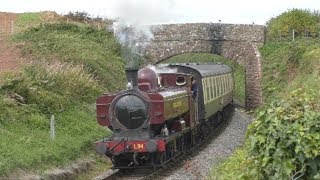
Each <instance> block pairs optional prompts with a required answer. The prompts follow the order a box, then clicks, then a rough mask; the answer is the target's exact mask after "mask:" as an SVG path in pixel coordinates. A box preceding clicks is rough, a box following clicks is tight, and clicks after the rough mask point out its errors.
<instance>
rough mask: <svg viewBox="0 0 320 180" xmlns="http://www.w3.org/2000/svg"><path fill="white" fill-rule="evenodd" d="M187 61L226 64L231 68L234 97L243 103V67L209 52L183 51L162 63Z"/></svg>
mask: <svg viewBox="0 0 320 180" xmlns="http://www.w3.org/2000/svg"><path fill="white" fill-rule="evenodd" d="M187 62H194V63H197V62H221V63H224V64H228V65H230V66H231V67H232V69H233V71H234V72H233V75H234V78H235V98H236V99H237V100H238V101H240V102H242V103H244V102H245V68H244V67H242V66H241V65H239V64H237V63H235V62H233V61H232V60H228V59H225V58H224V57H222V56H218V55H215V54H210V53H185V54H181V55H177V56H173V57H171V58H169V59H167V60H165V61H163V62H162V63H187Z"/></svg>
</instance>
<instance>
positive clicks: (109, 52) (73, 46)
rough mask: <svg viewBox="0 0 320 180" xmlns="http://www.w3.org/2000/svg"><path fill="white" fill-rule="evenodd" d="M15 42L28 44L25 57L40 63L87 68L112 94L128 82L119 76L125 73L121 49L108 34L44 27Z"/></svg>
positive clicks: (79, 27)
mask: <svg viewBox="0 0 320 180" xmlns="http://www.w3.org/2000/svg"><path fill="white" fill-rule="evenodd" d="M15 41H16V42H19V43H24V46H23V47H22V52H23V53H24V55H28V54H31V55H32V57H34V58H35V59H37V60H45V61H55V60H60V61H64V62H70V63H74V64H83V65H84V66H85V67H86V68H88V70H90V72H91V73H93V74H95V75H96V77H97V78H98V79H99V80H100V82H101V83H102V84H103V86H104V87H105V88H107V90H108V91H110V92H111V91H115V90H117V89H118V88H119V82H124V80H125V76H124V73H119V72H124V61H123V60H122V58H121V57H120V56H119V45H118V44H117V42H116V40H115V38H113V35H112V33H110V32H107V31H106V30H98V29H96V28H94V27H92V26H89V25H77V24H72V23H66V22H60V23H54V24H43V25H42V26H38V27H35V28H32V29H30V30H28V31H26V32H24V33H22V34H19V35H18V36H16V38H15Z"/></svg>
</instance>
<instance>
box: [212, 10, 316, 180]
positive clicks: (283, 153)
mask: <svg viewBox="0 0 320 180" xmlns="http://www.w3.org/2000/svg"><path fill="white" fill-rule="evenodd" d="M290 13H292V12H291V11H289V12H288V14H290ZM284 14H286V13H284ZM317 17H319V16H317ZM277 18H283V16H279V17H277ZM277 18H276V19H277ZM294 19H295V20H297V19H298V18H294ZM274 20H275V19H273V21H270V22H271V23H273V22H274ZM279 22H280V21H279ZM282 25H283V26H285V24H282ZM270 26H272V24H268V28H270ZM267 39H268V40H272V38H270V37H268V38H267ZM260 52H261V54H262V57H263V62H262V65H263V67H262V69H263V73H262V74H263V76H262V77H263V83H262V86H263V95H264V100H265V102H266V103H265V105H264V106H263V107H262V108H260V109H258V110H257V111H256V115H257V119H256V120H255V122H254V123H253V124H251V126H250V130H249V131H248V132H247V138H246V143H245V145H244V146H242V147H241V148H240V149H239V150H237V151H236V153H234V154H233V155H232V156H231V157H230V158H228V159H227V160H226V161H225V162H224V163H222V164H221V165H220V166H219V167H218V168H215V169H214V170H213V172H214V173H215V174H221V176H219V179H239V178H240V179H299V178H300V179H320V174H319V172H320V169H319V168H320V157H319V155H320V152H319V149H320V147H319V140H318V139H319V137H320V124H319V122H320V119H319V118H320V114H319V110H320V109H319V106H320V92H319V84H320V44H319V40H318V39H316V38H315V39H312V38H300V39H296V40H295V41H294V42H285V41H268V42H267V43H266V44H265V45H264V46H263V47H262V48H261V49H260ZM239 152H240V153H239ZM236 161H238V162H236ZM231 162H232V163H233V164H231ZM226 172H236V173H229V174H227V173H226Z"/></svg>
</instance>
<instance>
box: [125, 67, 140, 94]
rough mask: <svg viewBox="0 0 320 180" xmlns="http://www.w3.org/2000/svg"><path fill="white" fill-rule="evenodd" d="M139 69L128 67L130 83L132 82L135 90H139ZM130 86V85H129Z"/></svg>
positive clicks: (127, 73) (127, 72)
mask: <svg viewBox="0 0 320 180" xmlns="http://www.w3.org/2000/svg"><path fill="white" fill-rule="evenodd" d="M138 70H139V69H136V68H126V70H125V71H126V75H127V80H128V84H129V83H131V85H132V88H133V89H134V90H138ZM128 88H130V87H128Z"/></svg>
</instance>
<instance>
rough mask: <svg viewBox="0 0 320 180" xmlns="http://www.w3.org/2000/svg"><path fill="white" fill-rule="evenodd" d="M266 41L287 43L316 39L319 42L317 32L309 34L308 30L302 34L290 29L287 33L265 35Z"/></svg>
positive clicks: (319, 33) (319, 35)
mask: <svg viewBox="0 0 320 180" xmlns="http://www.w3.org/2000/svg"><path fill="white" fill-rule="evenodd" d="M267 36H268V37H267V40H268V41H279V42H283V41H286V42H289V41H292V42H294V41H296V40H298V39H318V40H319V41H320V31H319V32H313V33H310V32H309V31H308V30H305V31H303V32H299V33H298V32H297V31H296V30H295V29H291V30H289V31H287V32H281V31H279V32H278V33H277V34H276V35H275V34H273V35H268V34H267Z"/></svg>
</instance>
